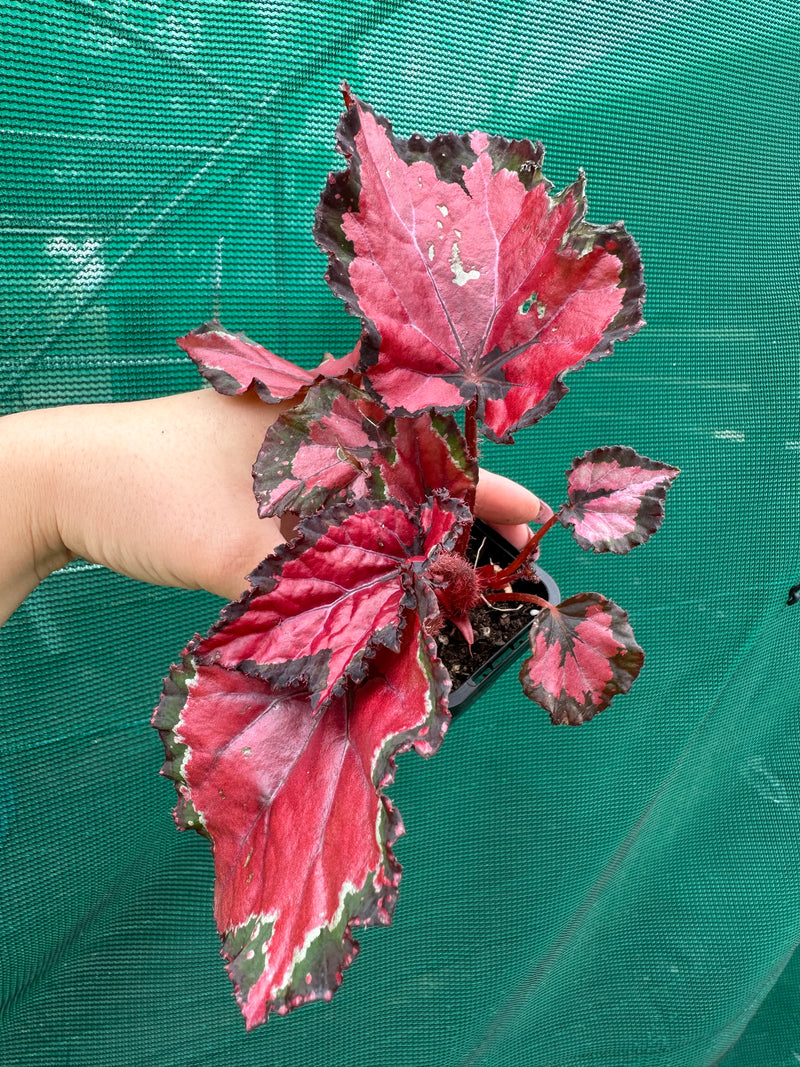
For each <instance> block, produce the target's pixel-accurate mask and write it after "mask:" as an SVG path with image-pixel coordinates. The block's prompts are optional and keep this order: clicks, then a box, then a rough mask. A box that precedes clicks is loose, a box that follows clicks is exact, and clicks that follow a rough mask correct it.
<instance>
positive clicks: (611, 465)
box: [558, 445, 680, 554]
mask: <svg viewBox="0 0 800 1067" xmlns="http://www.w3.org/2000/svg"><path fill="white" fill-rule="evenodd" d="M679 474H680V471H679V470H678V468H677V467H670V466H668V465H667V464H666V463H659V462H658V460H654V459H648V458H647V456H640V455H639V454H638V452H634V450H633V449H632V448H626V447H624V446H621V445H618V446H615V447H611V448H593V449H592V450H591V451H589V452H585V453H584V454H583V455H582V456H580V457H579V458H577V459H574V460H573V461H572V467H571V468H570V470H569V471H567V486H568V489H569V505H568V506H565V507H563V508H561V509H560V511H559V513H558V518H559V521H560V522H561V524H562V526H565V527H566V528H567V529H569V528H570V527H572V534H573V537H574V538H575V540H576V541H577V542H578V544H579V545H580V546H581V548H585V549H593V550H594V551H595V552H617V553H620V554H622V553H624V552H630V550H631V549H632V548H634V547H635V546H636V545H643V544H644V543H645V541H647V540H648V538H649V537H651V536H652V534H654V533H655V532H656V530H657V529H658V528H659V526H660V525H661V520H662V519H663V518H664V499H665V497H666V495H667V490H668V489H669V487H670V485H671V484H672V482H673V481H674V479H675V478H677V477H678V475H679Z"/></svg>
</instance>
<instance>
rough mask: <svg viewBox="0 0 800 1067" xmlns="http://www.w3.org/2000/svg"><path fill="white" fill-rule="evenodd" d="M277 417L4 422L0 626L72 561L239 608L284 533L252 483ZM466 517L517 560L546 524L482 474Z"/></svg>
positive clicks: (182, 414) (178, 404) (52, 417)
mask: <svg viewBox="0 0 800 1067" xmlns="http://www.w3.org/2000/svg"><path fill="white" fill-rule="evenodd" d="M287 406H288V405H286V404H275V405H266V404H264V403H262V402H261V401H260V400H259V399H258V398H257V397H255V396H254V395H252V394H245V395H244V396H234V397H229V396H222V395H220V394H219V393H216V392H214V391H213V390H210V389H203V390H199V391H197V392H191V393H180V394H176V395H174V396H167V397H161V398H158V399H155V400H144V401H138V402H134V403H122V404H92V405H75V406H72V407H63V408H53V409H49V410H45V411H32V412H23V413H21V414H19V415H12V416H8V417H7V418H5V419H2V420H0V450H2V453H3V455H4V459H5V458H6V457H8V458H9V462H8V464H7V467H6V471H5V474H4V475H0V478H4V480H5V484H4V485H3V486H0V489H2V494H1V495H0V499H3V501H4V502H5V501H14V502H15V503H13V504H12V505H11V506H10V508H5V506H4V512H3V515H2V516H0V534H2V535H3V537H4V542H3V543H5V544H9V543H11V544H15V545H16V546H17V548H18V549H19V551H16V552H13V551H12V552H11V554H10V557H11V558H10V561H9V560H7V562H6V564H0V568H2V570H0V620H2V619H3V618H5V617H7V616H8V615H9V614H10V613H11V612H12V611H13V610H14V608H15V607H16V606H17V604H18V603H19V602H20V601H21V600H22V599H23V598H24V596H25V595H27V593H28V592H30V590H31V589H32V588H33V587H34V586H35V585H36V584H37V582H38V581H40V580H41V579H42V578H43V577H45V576H46V574H48V573H50V572H51V571H53V570H56V569H58V568H59V567H62V566H64V565H65V564H66V563H68V562H69V561H70V560H71V559H75V558H78V557H80V558H82V559H86V560H88V561H90V562H92V563H99V564H102V565H103V566H104V567H108V568H109V569H111V570H113V571H117V572H118V573H120V574H126V575H128V576H129V577H131V578H135V579H138V580H139V581H144V582H149V583H151V584H155V585H165V586H179V587H182V588H187V589H207V590H209V591H210V592H212V593H216V594H218V595H219V596H222V597H225V598H226V599H234V598H236V597H238V596H239V595H240V594H241V593H242V592H243V591H244V589H245V588H246V585H247V583H246V575H247V574H249V573H250V571H251V570H253V569H254V568H255V566H256V565H257V564H258V563H259V562H260V561H261V560H262V559H263V558H264V557H265V556H267V555H269V553H271V552H272V551H274V549H275V548H276V547H277V545H279V544H280V543H281V542H282V541H283V540H284V534H288V533H289V532H290V528H291V527H290V525H289V524H288V523H285V524H284V527H283V529H282V528H281V522H280V521H279V520H276V519H259V518H258V515H257V512H256V507H255V502H254V499H253V486H252V478H251V467H252V463H253V460H254V459H255V457H256V455H257V454H258V450H259V448H260V446H261V443H262V441H263V438H264V434H265V433H266V430H267V428H268V427H269V426H270V425H271V424H272V423H273V422H274V421H275V420H276V419H277V418H278V417H279V415H280V414H281V412H282V411H283V410H285V409H286V407H287ZM475 510H476V514H477V515H479V516H480V517H481V518H483V519H484V520H485V521H487V522H490V523H491V524H493V525H497V526H498V528H500V529H501V532H503V533H504V535H505V536H506V537H508V539H509V540H510V541H512V543H514V544H515V545H516V546H517V547H522V545H524V544H525V542H526V541H527V539H528V538H529V536H530V530H529V529H528V527H527V526H526V525H524V524H526V523H528V522H535V521H537V520H538V521H544V520H546V519H547V518H548V517H549V514H550V509H549V508H548V507H547V505H542V504H541V502H540V501H539V499H538V498H537V497H536V496H534V495H533V493H530V492H529V491H528V490H527V489H524V488H523V487H522V486H520V485H518V484H517V483H516V482H512V481H510V480H509V479H507V478H503V477H502V476H500V475H496V474H492V473H491V472H489V471H482V472H481V476H480V480H479V483H478V490H477V499H476V509H475ZM9 567H10V568H11V571H10V572H8V573H6V571H7V569H8V568H9ZM21 572H24V573H21Z"/></svg>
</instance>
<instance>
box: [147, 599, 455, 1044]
mask: <svg viewBox="0 0 800 1067" xmlns="http://www.w3.org/2000/svg"><path fill="white" fill-rule="evenodd" d="M449 686H450V680H449V677H448V675H447V672H446V671H445V670H444V668H443V667H442V665H441V663H440V662H439V661H438V660H437V659H436V657H435V646H434V645H433V643H432V642H431V640H430V638H425V637H424V635H423V633H422V630H421V625H420V622H419V619H418V618H417V617H416V616H414V617H413V619H412V620H410V621H409V624H408V626H407V628H406V632H405V633H404V635H403V640H402V644H401V646H400V648H399V650H398V652H397V653H389V652H387V651H386V650H382V651H381V652H379V653H378V657H377V658H376V672H375V675H374V676H373V677H372V678H370V679H369V680H368V681H367V682H366V683H365V684H364V685H362V686H360V687H359V688H354V687H348V689H347V690H346V691H345V693H343V694H342V695H340V696H337V697H335V698H334V699H333V700H332V701H331V702H330V703H329V704H328V706H327V708H325V710H324V711H323V712H321V713H320V714H315V713H314V710H313V704H312V702H311V700H310V699H309V696H308V694H305V693H302V692H301V693H291V692H286V691H284V692H281V691H279V690H275V689H273V688H272V687H271V686H270V684H269V683H268V682H266V681H264V680H263V679H261V678H257V677H253V676H251V675H248V674H244V673H243V672H241V671H236V670H228V669H226V668H224V667H221V666H217V665H212V666H203V665H197V664H196V663H194V662H193V660H192V658H191V657H187V658H186V660H185V661H184V664H183V665H182V667H180V668H173V671H172V674H171V677H170V678H168V679H167V681H166V683H165V687H164V695H163V697H162V700H161V703H160V704H159V707H158V708H157V709H156V714H155V716H154V725H155V726H157V727H158V729H159V731H160V732H161V736H162V739H163V740H164V746H165V750H166V754H167V762H166V763H165V766H164V770H163V773H165V774H166V775H167V776H168V777H171V778H173V779H174V780H175V782H176V787H177V789H178V793H179V797H180V799H179V803H178V807H177V809H176V821H177V822H178V825H179V826H181V827H182V828H186V827H191V828H193V829H196V830H198V831H199V832H201V833H203V834H205V836H206V837H208V838H209V839H210V840H211V843H212V847H213V851H214V867H215V873H216V884H215V893H214V914H215V919H216V923H217V927H218V929H219V932H220V935H221V937H222V940H223V945H222V953H223V955H224V956H225V957H226V959H227V960H228V964H227V969H228V973H229V974H230V976H231V979H232V980H233V982H234V985H235V990H236V997H237V1000H238V1001H239V1004H240V1006H241V1010H242V1013H243V1015H244V1017H245V1020H246V1024H247V1028H248V1029H251V1028H252V1027H254V1026H257V1025H258V1024H259V1023H262V1022H264V1021H266V1019H267V1016H268V1015H269V1013H270V1012H278V1013H279V1014H285V1013H286V1012H288V1011H290V1010H292V1009H293V1008H295V1007H297V1006H299V1005H300V1004H303V1003H306V1002H308V1001H312V1000H319V999H325V1000H329V999H330V997H331V996H332V995H333V993H334V991H335V990H336V988H337V987H338V985H339V984H340V982H341V980H342V971H343V970H344V968H345V967H347V966H348V965H349V964H350V962H351V961H352V960H353V958H354V957H355V955H356V953H357V952H358V944H357V942H356V941H355V940H354V939H353V936H352V933H351V928H352V927H354V926H371V925H376V924H387V923H389V922H390V921H391V916H392V911H393V909H394V906H395V902H396V899H397V891H398V884H399V882H400V875H401V868H400V865H399V863H398V862H397V860H396V859H395V856H394V853H393V851H392V844H393V842H394V840H395V839H396V838H397V837H398V836H399V835H400V834H401V833H402V832H403V827H402V822H401V819H400V815H399V813H398V812H397V810H396V809H395V808H394V807H393V806H392V804H391V802H390V801H389V799H388V798H387V797H386V796H384V795H383V789H384V788H385V787H386V786H387V785H389V784H390V783H391V781H392V780H393V778H394V770H395V765H394V757H395V756H396V755H397V754H398V753H399V752H402V751H404V750H406V749H408V748H410V747H412V746H413V747H414V748H415V749H416V750H417V751H418V752H419V753H420V754H421V755H424V756H428V755H431V754H432V753H433V752H435V751H436V749H437V748H438V746H439V744H440V742H441V740H442V737H443V735H444V733H445V730H446V729H447V725H448V722H449V715H448V713H447V701H446V694H447V690H448V689H449Z"/></svg>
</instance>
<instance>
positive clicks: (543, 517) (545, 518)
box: [534, 500, 553, 526]
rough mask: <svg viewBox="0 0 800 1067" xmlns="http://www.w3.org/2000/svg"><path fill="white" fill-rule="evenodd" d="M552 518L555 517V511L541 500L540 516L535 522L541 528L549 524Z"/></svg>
mask: <svg viewBox="0 0 800 1067" xmlns="http://www.w3.org/2000/svg"><path fill="white" fill-rule="evenodd" d="M552 517H553V509H552V508H551V507H550V505H549V504H545V502H544V501H543V500H540V501H539V514H538V515H537V516H536V518H535V519H534V522H537V523H538V524H539V525H540V526H541V525H542V524H543V523H545V522H549V521H550V519H552Z"/></svg>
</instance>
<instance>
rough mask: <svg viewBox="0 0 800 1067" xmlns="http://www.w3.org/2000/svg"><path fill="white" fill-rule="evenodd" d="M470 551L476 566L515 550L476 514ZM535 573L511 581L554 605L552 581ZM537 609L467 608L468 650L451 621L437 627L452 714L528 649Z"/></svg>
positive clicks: (508, 558) (510, 556) (504, 560)
mask: <svg viewBox="0 0 800 1067" xmlns="http://www.w3.org/2000/svg"><path fill="white" fill-rule="evenodd" d="M475 553H477V563H478V564H479V565H483V564H485V563H496V564H498V566H500V567H505V566H507V565H508V564H509V563H511V562H512V561H513V560H514V559H516V557H517V555H518V551H517V549H516V548H514V546H513V545H512V544H511V543H510V542H509V541H507V540H506V539H505V537H503V536H502V535H501V534H499V533H498V532H497V530H495V529H494V528H493V527H491V526H488V525H487V524H486V523H485V522H482V521H481V520H480V519H476V520H475V523H474V525H473V527H472V533H471V535H470V543H469V548H468V549H467V556H468V558H472V556H473V554H475ZM473 562H475V560H473ZM536 573H537V575H538V576H539V579H540V580H539V581H515V582H514V591H515V592H517V593H532V594H533V595H534V596H539V597H541V598H542V599H543V600H547V601H549V602H550V603H551V604H557V603H558V602H559V601H560V599H561V594H560V593H559V591H558V586H557V585H556V583H555V582H554V581H553V579H552V578H551V577H550V575H549V574H546V573H545V572H544V571H543V570H541V568H540V567H539V566H538V565H537V566H536ZM539 611H540V608H538V607H537V606H536V605H532V604H521V605H520V604H514V603H508V604H499V605H498V604H494V605H491V606H489V605H485V606H484V605H479V607H478V608H476V609H475V612H474V613H471V618H472V623H473V629H474V630H475V638H476V640H475V644H474V646H473V648H472V649H470V648H469V646H468V645H467V642H466V641H465V640H464V638H463V637H462V635H461V634H460V633H459V632H458V630H456V628H455V627H454V626H453V625H452V624H447V625H446V627H445V628H444V629H443V630H442V632H441V634H439V636H438V637H437V643H438V645H439V655H440V656H441V658H442V661H443V662H444V664H445V666H446V667H447V669H448V670H449V671H450V674H451V677H452V678H453V690H452V692H451V693H450V701H449V704H450V713H451V714H452V716H453V717H454V718H455V717H456V716H458V715H460V714H461V713H462V712H463V711H465V710H466V709H467V708H468V707H469V705H470V704H472V703H473V701H475V700H476V699H477V698H478V697H479V696H480V694H481V693H483V692H484V690H486V689H487V688H488V687H489V686H490V685H491V684H492V682H493V681H495V680H496V679H497V678H498V677H499V676H500V675H501V674H502V673H503V671H504V670H506V668H507V667H510V666H511V665H512V664H513V663H514V662H515V661H516V660H517V659H518V658H519V657H520V655H521V653H522V652H523V651H525V650H526V649H529V648H530V643H529V637H528V635H529V633H530V629H531V626H532V625H533V620H534V617H535V616H536V615H538V613H539ZM476 615H477V616H478V618H477V619H476Z"/></svg>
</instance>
